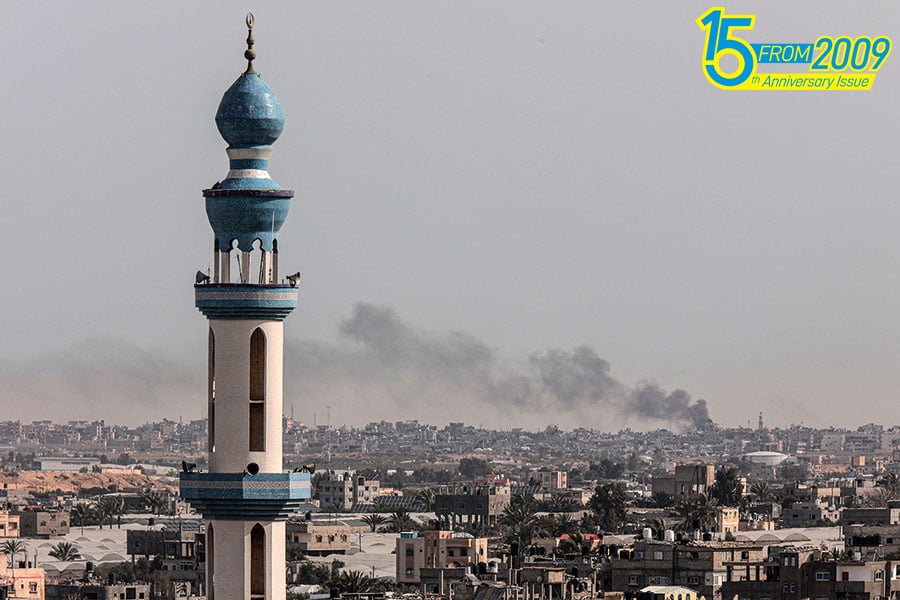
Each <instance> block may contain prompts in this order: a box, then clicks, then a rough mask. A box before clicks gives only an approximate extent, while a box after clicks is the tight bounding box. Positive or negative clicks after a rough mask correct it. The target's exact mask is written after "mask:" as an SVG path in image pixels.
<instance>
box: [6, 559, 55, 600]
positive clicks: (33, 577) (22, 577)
mask: <svg viewBox="0 0 900 600" xmlns="http://www.w3.org/2000/svg"><path fill="white" fill-rule="evenodd" d="M45 579H46V578H45V573H44V570H43V569H39V568H32V567H30V566H26V565H24V564H22V565H14V566H12V567H9V566H7V556H6V554H4V553H2V552H0V596H2V597H3V598H22V599H24V600H45V589H44V586H45Z"/></svg>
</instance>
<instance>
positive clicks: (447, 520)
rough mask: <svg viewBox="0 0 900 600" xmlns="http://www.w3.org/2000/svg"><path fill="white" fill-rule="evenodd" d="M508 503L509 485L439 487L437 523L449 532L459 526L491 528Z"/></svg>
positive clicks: (436, 498)
mask: <svg viewBox="0 0 900 600" xmlns="http://www.w3.org/2000/svg"><path fill="white" fill-rule="evenodd" d="M509 501H510V488H509V486H508V485H459V486H439V487H438V488H436V491H435V496H434V512H435V515H437V518H438V521H440V522H441V523H443V524H445V525H447V526H449V527H450V528H454V527H456V525H457V523H467V524H470V525H478V526H487V527H492V526H494V525H496V524H497V518H498V517H499V516H500V515H501V514H503V509H505V508H506V507H507V506H509Z"/></svg>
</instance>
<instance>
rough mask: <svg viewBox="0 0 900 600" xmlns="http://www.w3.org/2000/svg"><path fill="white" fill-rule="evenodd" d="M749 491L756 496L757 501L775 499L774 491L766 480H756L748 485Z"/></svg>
mask: <svg viewBox="0 0 900 600" xmlns="http://www.w3.org/2000/svg"><path fill="white" fill-rule="evenodd" d="M750 493H751V494H753V497H755V498H756V501H757V502H770V501H771V500H774V499H775V493H774V492H773V491H772V486H770V485H769V484H768V482H766V481H756V482H754V483H753V485H751V486H750Z"/></svg>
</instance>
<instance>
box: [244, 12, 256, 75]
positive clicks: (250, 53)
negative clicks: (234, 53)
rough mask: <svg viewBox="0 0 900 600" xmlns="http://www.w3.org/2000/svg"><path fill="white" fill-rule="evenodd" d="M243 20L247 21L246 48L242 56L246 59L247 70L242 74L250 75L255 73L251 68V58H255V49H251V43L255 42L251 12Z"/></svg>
mask: <svg viewBox="0 0 900 600" xmlns="http://www.w3.org/2000/svg"><path fill="white" fill-rule="evenodd" d="M245 22H246V23H247V50H245V51H244V58H246V59H247V70H246V71H244V75H251V74H255V73H256V70H255V69H254V68H253V59H254V58H256V50H254V49H253V44H254V43H255V42H256V40H255V39H253V13H249V12H248V13H247V18H246V19H245Z"/></svg>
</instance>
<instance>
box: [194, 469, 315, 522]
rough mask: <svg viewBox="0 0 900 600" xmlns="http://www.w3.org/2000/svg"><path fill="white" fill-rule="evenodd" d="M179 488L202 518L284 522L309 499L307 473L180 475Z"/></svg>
mask: <svg viewBox="0 0 900 600" xmlns="http://www.w3.org/2000/svg"><path fill="white" fill-rule="evenodd" d="M180 488H181V497H182V498H183V499H184V500H186V501H187V502H189V503H190V504H191V506H193V507H194V508H195V509H196V510H197V511H198V512H199V513H200V514H202V515H203V518H204V519H221V520H237V521H245V520H253V519H260V520H265V521H284V520H286V519H288V518H289V517H290V516H291V515H292V514H293V513H295V512H296V511H297V510H298V509H299V508H300V506H301V504H303V502H304V501H305V500H308V499H309V497H310V479H309V473H257V474H256V475H251V474H250V473H181V475H180Z"/></svg>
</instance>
